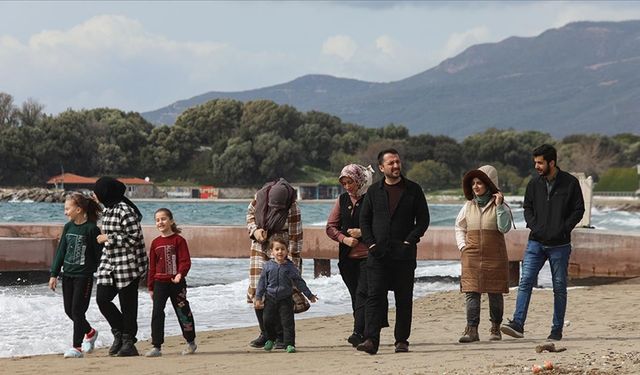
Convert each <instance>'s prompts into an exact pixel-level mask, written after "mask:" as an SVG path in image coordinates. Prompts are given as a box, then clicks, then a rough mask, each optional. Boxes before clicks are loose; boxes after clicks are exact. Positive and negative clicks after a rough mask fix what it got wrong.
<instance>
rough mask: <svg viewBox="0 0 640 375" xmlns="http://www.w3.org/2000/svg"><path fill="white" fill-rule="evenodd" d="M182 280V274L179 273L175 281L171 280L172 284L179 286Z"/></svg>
mask: <svg viewBox="0 0 640 375" xmlns="http://www.w3.org/2000/svg"><path fill="white" fill-rule="evenodd" d="M180 280H182V274H181V273H179V274H177V275H176V276H175V277H174V278H173V279H171V282H172V283H174V284H178V283H179V282H180Z"/></svg>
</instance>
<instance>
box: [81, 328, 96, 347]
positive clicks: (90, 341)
mask: <svg viewBox="0 0 640 375" xmlns="http://www.w3.org/2000/svg"><path fill="white" fill-rule="evenodd" d="M97 339H98V331H97V330H95V329H94V330H93V336H91V338H90V339H88V338H87V335H84V340H82V351H83V352H85V353H91V352H93V348H95V345H96V340H97Z"/></svg>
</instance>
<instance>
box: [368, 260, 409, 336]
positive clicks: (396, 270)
mask: <svg viewBox="0 0 640 375" xmlns="http://www.w3.org/2000/svg"><path fill="white" fill-rule="evenodd" d="M415 270H416V261H415V259H411V260H396V259H391V258H390V257H389V256H385V257H383V258H381V259H378V258H374V257H368V258H367V281H368V284H369V285H368V286H369V288H368V290H369V297H368V298H367V302H366V327H365V335H364V336H365V338H369V339H371V340H373V342H374V343H375V344H376V345H378V344H379V342H380V330H381V329H382V327H383V326H384V322H385V321H386V318H387V315H388V310H389V305H388V303H389V301H388V299H387V292H388V291H389V290H393V293H394V295H395V300H396V326H395V329H394V332H393V334H394V337H395V343H399V342H404V343H408V340H409V335H410V334H411V319H412V314H413V283H414V275H415Z"/></svg>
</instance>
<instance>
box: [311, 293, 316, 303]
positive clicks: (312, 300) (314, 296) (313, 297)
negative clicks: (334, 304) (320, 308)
mask: <svg viewBox="0 0 640 375" xmlns="http://www.w3.org/2000/svg"><path fill="white" fill-rule="evenodd" d="M309 302H311V303H316V302H318V296H316V295H315V294H314V295H312V296H311V298H309Z"/></svg>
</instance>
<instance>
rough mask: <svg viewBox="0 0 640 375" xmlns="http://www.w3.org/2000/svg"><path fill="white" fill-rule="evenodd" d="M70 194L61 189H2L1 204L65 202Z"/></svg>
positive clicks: (0, 193) (0, 191)
mask: <svg viewBox="0 0 640 375" xmlns="http://www.w3.org/2000/svg"><path fill="white" fill-rule="evenodd" d="M67 194H68V192H65V191H64V190H60V189H55V190H52V189H44V188H29V189H0V202H9V201H21V202H23V201H33V202H47V203H53V202H64V199H65V197H66V196H67Z"/></svg>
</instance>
